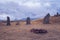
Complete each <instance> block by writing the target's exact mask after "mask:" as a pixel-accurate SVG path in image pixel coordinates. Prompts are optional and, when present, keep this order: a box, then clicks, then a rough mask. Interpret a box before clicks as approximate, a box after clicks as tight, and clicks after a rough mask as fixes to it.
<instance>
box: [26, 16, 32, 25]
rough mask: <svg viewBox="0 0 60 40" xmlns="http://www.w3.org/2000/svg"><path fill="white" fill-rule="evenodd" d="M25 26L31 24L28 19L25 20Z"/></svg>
mask: <svg viewBox="0 0 60 40" xmlns="http://www.w3.org/2000/svg"><path fill="white" fill-rule="evenodd" d="M26 24H27V25H28V24H31V23H30V17H27V19H26Z"/></svg>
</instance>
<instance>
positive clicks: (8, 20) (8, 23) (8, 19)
mask: <svg viewBox="0 0 60 40" xmlns="http://www.w3.org/2000/svg"><path fill="white" fill-rule="evenodd" d="M10 25H11V24H10V17H8V16H7V26H10Z"/></svg>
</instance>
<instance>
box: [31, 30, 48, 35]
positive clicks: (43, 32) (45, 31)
mask: <svg viewBox="0 0 60 40" xmlns="http://www.w3.org/2000/svg"><path fill="white" fill-rule="evenodd" d="M31 32H33V33H36V34H46V33H48V32H47V30H45V29H31Z"/></svg>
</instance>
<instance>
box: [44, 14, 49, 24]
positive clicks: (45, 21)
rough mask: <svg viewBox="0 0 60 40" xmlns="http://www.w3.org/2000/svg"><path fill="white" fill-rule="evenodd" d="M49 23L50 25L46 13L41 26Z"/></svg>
mask: <svg viewBox="0 0 60 40" xmlns="http://www.w3.org/2000/svg"><path fill="white" fill-rule="evenodd" d="M49 23H50V14H49V13H48V14H47V15H46V16H45V17H44V19H43V24H49Z"/></svg>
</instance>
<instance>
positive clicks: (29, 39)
mask: <svg viewBox="0 0 60 40" xmlns="http://www.w3.org/2000/svg"><path fill="white" fill-rule="evenodd" d="M53 20H54V19H53ZM41 22H42V21H39V20H36V21H32V22H31V25H26V24H25V22H20V25H15V24H16V22H12V23H11V24H12V25H11V26H6V25H5V26H3V25H2V26H0V40H60V24H59V23H54V22H52V23H51V24H42V23H41ZM53 23H54V24H53ZM32 28H36V29H46V30H47V31H48V33H47V34H44V35H41V34H34V33H31V32H30V30H31V29H32Z"/></svg>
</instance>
